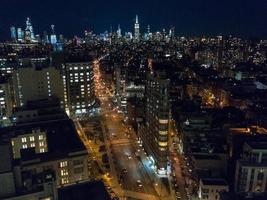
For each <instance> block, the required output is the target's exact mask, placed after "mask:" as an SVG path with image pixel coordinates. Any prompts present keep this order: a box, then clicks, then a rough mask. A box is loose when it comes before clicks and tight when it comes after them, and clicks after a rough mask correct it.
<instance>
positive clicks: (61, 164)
mask: <svg viewBox="0 0 267 200" xmlns="http://www.w3.org/2000/svg"><path fill="white" fill-rule="evenodd" d="M67 166H68V161H62V162H60V167H67Z"/></svg>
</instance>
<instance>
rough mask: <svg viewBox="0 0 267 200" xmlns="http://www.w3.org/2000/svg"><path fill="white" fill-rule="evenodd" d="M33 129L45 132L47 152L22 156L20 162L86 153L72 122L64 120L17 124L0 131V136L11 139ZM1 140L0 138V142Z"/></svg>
mask: <svg viewBox="0 0 267 200" xmlns="http://www.w3.org/2000/svg"><path fill="white" fill-rule="evenodd" d="M33 129H40V130H41V131H45V132H46V137H47V145H48V152H47V153H42V154H31V153H24V154H22V155H23V157H22V160H23V161H28V160H33V159H37V160H36V161H37V162H40V161H46V160H54V159H61V158H64V157H66V156H70V154H71V153H73V152H81V153H87V152H86V149H85V147H84V145H83V143H82V142H81V141H80V139H79V137H78V134H77V133H76V129H75V126H74V124H73V121H72V120H70V119H68V118H65V119H60V120H51V121H43V122H34V123H28V124H17V125H16V126H13V127H6V128H2V129H0V132H1V134H2V135H1V136H2V137H5V138H12V137H16V136H18V135H23V134H28V133H31V132H32V130H33ZM1 139H2V138H0V140H1Z"/></svg>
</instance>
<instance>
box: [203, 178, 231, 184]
mask: <svg viewBox="0 0 267 200" xmlns="http://www.w3.org/2000/svg"><path fill="white" fill-rule="evenodd" d="M201 181H202V183H203V185H218V186H227V185H228V184H227V182H226V181H225V180H224V179H215V178H203V179H201Z"/></svg>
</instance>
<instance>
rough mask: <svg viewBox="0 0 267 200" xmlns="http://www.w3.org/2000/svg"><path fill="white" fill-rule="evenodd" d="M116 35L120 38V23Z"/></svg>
mask: <svg viewBox="0 0 267 200" xmlns="http://www.w3.org/2000/svg"><path fill="white" fill-rule="evenodd" d="M117 37H118V38H121V26H120V25H118V30H117Z"/></svg>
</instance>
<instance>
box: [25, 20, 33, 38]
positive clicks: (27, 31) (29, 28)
mask: <svg viewBox="0 0 267 200" xmlns="http://www.w3.org/2000/svg"><path fill="white" fill-rule="evenodd" d="M34 39H35V36H34V32H33V27H32V23H31V20H30V18H29V17H28V18H27V20H26V28H25V40H26V41H28V42H33V40H34Z"/></svg>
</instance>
